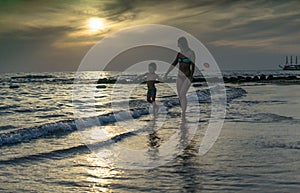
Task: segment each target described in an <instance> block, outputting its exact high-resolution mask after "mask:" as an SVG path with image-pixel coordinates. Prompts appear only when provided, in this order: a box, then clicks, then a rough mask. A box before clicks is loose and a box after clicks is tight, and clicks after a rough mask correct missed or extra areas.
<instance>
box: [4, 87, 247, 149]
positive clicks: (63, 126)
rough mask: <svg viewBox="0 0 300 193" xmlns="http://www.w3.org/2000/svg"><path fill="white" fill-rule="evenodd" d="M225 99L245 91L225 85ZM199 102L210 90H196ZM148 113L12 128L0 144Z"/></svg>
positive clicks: (168, 105) (206, 98)
mask: <svg viewBox="0 0 300 193" xmlns="http://www.w3.org/2000/svg"><path fill="white" fill-rule="evenodd" d="M226 91H227V93H228V95H227V101H231V100H233V99H234V98H238V97H241V96H243V95H244V94H245V93H246V91H245V90H243V89H241V88H235V87H226ZM197 95H198V100H199V102H209V101H210V91H209V90H208V89H206V90H200V91H197ZM161 102H162V103H163V104H164V106H165V107H166V108H167V109H170V108H172V107H175V106H178V105H179V101H178V99H177V98H175V99H170V100H164V101H161ZM147 114H149V109H147V108H139V107H135V108H134V109H131V110H130V111H129V112H128V111H119V112H114V113H109V114H105V115H100V116H97V117H88V118H82V119H76V120H75V119H73V120H65V121H59V122H56V123H48V124H44V125H40V126H35V127H30V128H22V129H19V130H14V131H11V132H8V133H2V134H0V146H3V145H9V144H16V143H20V142H26V141H30V140H33V139H37V138H42V137H46V136H51V135H56V134H68V133H70V132H74V131H76V130H77V127H76V123H77V124H80V125H81V126H83V127H92V126H94V125H95V120H97V121H99V122H98V123H100V124H101V125H106V124H110V123H114V122H116V121H122V120H127V119H131V118H134V119H136V118H139V117H141V116H144V115H147Z"/></svg>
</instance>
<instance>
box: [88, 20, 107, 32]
mask: <svg viewBox="0 0 300 193" xmlns="http://www.w3.org/2000/svg"><path fill="white" fill-rule="evenodd" d="M88 27H89V29H90V30H91V31H93V32H97V31H99V30H102V29H104V21H103V19H101V18H96V17H92V18H90V19H89V21H88Z"/></svg>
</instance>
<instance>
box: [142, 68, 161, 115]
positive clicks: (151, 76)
mask: <svg viewBox="0 0 300 193" xmlns="http://www.w3.org/2000/svg"><path fill="white" fill-rule="evenodd" d="M156 68H157V66H156V63H154V62H152V63H150V64H149V66H148V70H149V72H147V73H145V74H143V75H141V76H139V77H143V76H146V78H147V87H148V91H147V101H148V102H149V103H151V104H152V105H153V114H154V116H156V114H157V111H158V105H157V104H156V103H155V97H156V87H155V82H156V80H160V81H161V78H160V77H159V76H158V75H157V74H156V73H155V71H156Z"/></svg>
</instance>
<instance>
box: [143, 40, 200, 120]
mask: <svg viewBox="0 0 300 193" xmlns="http://www.w3.org/2000/svg"><path fill="white" fill-rule="evenodd" d="M178 47H179V49H180V52H178V53H177V55H176V58H175V60H174V61H173V63H172V65H171V66H170V67H169V69H168V70H167V72H166V73H165V75H164V78H163V79H161V78H160V77H159V76H158V75H157V74H156V73H155V71H156V69H157V66H156V64H155V63H153V62H152V63H150V64H149V65H148V72H147V73H145V74H143V75H141V76H139V77H142V76H144V77H145V76H146V78H147V87H148V91H147V101H148V102H149V103H151V104H152V105H153V114H154V116H156V115H157V112H158V105H157V104H156V102H155V98H156V87H155V83H156V81H157V80H159V81H162V82H163V81H164V80H166V79H167V76H168V74H169V73H170V72H171V71H172V70H173V69H174V67H175V66H176V65H177V64H179V70H178V75H177V79H176V88H177V93H178V97H179V102H180V106H181V110H182V114H181V115H182V118H183V119H185V114H186V108H187V98H186V94H187V92H188V90H189V88H190V86H191V82H192V80H193V74H194V71H195V63H194V61H195V53H194V51H193V50H191V49H190V47H189V45H188V41H187V39H186V38H185V37H180V38H179V39H178Z"/></svg>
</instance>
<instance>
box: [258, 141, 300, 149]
mask: <svg viewBox="0 0 300 193" xmlns="http://www.w3.org/2000/svg"><path fill="white" fill-rule="evenodd" d="M259 145H260V146H263V147H265V148H284V149H300V141H296V142H279V141H273V142H261V143H260V144H259Z"/></svg>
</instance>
